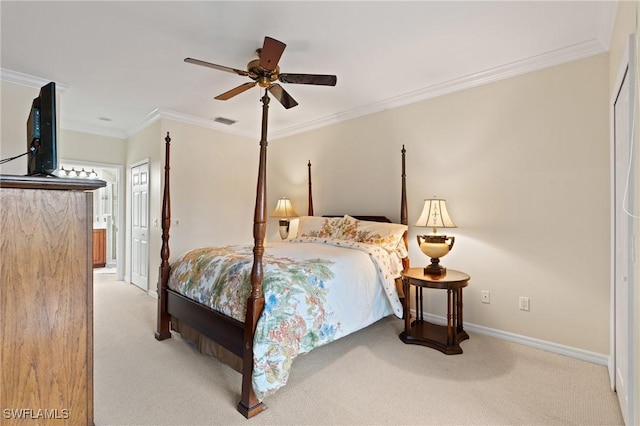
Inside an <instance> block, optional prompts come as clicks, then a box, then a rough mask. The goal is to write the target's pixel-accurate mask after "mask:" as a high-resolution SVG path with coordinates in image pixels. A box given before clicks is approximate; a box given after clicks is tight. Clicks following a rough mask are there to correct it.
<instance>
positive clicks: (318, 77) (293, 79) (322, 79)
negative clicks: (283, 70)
mask: <svg viewBox="0 0 640 426" xmlns="http://www.w3.org/2000/svg"><path fill="white" fill-rule="evenodd" d="M279 79H280V81H281V82H283V83H295V84H317V85H320V86H335V85H336V83H337V81H338V78H337V77H336V76H335V75H324V74H280V77H279Z"/></svg>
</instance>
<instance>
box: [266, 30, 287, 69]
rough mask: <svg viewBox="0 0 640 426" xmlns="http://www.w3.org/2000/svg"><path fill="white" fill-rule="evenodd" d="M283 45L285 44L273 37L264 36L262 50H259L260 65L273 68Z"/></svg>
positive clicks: (276, 64) (276, 63)
mask: <svg viewBox="0 0 640 426" xmlns="http://www.w3.org/2000/svg"><path fill="white" fill-rule="evenodd" d="M285 47H287V45H286V44H284V43H283V42H281V41H278V40H276V39H275V38H271V37H265V38H264V43H263V45H262V51H261V52H260V66H261V67H262V68H264V69H266V70H269V71H273V70H275V69H276V67H277V66H278V62H279V61H280V57H281V56H282V52H284V48H285Z"/></svg>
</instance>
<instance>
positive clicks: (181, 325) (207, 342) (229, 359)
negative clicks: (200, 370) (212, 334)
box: [171, 318, 242, 373]
mask: <svg viewBox="0 0 640 426" xmlns="http://www.w3.org/2000/svg"><path fill="white" fill-rule="evenodd" d="M171 329H172V330H173V331H175V332H177V333H180V336H182V339H183V340H186V341H187V342H189V343H191V344H192V345H193V346H195V347H196V348H197V349H198V351H200V353H201V354H203V355H208V356H212V357H215V358H217V359H218V360H220V361H221V362H222V363H224V364H226V365H228V366H229V367H231V368H233V369H234V370H236V371H237V372H239V373H242V359H241V358H240V357H239V356H237V355H235V354H234V353H233V352H231V351H229V350H227V349H225V348H224V347H223V346H221V345H219V344H217V343H216V342H214V341H213V340H211V339H209V338H208V337H207V336H205V335H203V334H202V333H200V332H199V331H198V330H196V329H195V328H193V327H191V326H190V325H188V324H186V323H185V322H183V321H180V320H179V319H177V318H171Z"/></svg>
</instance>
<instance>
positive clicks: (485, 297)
mask: <svg viewBox="0 0 640 426" xmlns="http://www.w3.org/2000/svg"><path fill="white" fill-rule="evenodd" d="M480 300H482V303H491V293H489V292H488V291H486V290H483V291H481V292H480Z"/></svg>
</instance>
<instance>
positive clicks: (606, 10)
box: [595, 1, 618, 51]
mask: <svg viewBox="0 0 640 426" xmlns="http://www.w3.org/2000/svg"><path fill="white" fill-rule="evenodd" d="M617 11H618V2H617V1H605V2H598V4H597V5H596V16H597V18H596V31H595V32H596V38H597V39H598V40H599V41H600V43H602V46H603V47H604V49H605V50H607V51H608V50H609V48H610V47H611V36H612V34H613V27H614V26H615V22H616V13H617Z"/></svg>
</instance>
